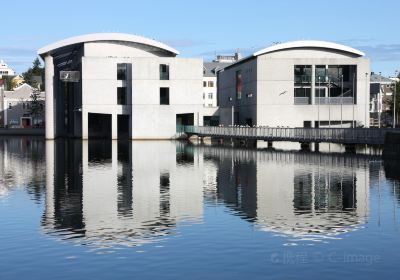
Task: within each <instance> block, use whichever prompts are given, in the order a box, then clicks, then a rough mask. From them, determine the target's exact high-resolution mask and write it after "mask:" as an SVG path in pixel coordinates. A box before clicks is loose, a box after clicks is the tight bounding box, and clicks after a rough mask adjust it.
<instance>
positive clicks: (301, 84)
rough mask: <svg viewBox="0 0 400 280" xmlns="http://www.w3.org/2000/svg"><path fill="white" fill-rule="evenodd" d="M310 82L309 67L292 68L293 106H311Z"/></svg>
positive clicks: (297, 66)
mask: <svg viewBox="0 0 400 280" xmlns="http://www.w3.org/2000/svg"><path fill="white" fill-rule="evenodd" d="M311 81H312V66H311V65H295V66H294V104H296V105H309V104H311Z"/></svg>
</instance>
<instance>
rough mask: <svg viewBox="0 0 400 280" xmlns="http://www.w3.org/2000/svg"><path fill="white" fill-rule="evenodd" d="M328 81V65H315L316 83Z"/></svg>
mask: <svg viewBox="0 0 400 280" xmlns="http://www.w3.org/2000/svg"><path fill="white" fill-rule="evenodd" d="M325 82H326V66H325V65H316V66H315V84H316V85H318V83H319V84H322V83H325Z"/></svg>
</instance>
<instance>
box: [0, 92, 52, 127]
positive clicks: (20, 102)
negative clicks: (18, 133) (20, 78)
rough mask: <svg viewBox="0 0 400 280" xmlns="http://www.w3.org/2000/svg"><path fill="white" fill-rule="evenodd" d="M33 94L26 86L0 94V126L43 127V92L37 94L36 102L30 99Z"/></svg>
mask: <svg viewBox="0 0 400 280" xmlns="http://www.w3.org/2000/svg"><path fill="white" fill-rule="evenodd" d="M33 92H34V89H33V88H32V87H31V86H30V85H28V84H22V85H20V86H18V87H16V88H15V89H14V90H10V91H8V90H6V91H3V92H0V126H5V127H9V128H28V127H32V126H36V127H37V126H43V125H44V110H45V109H44V104H45V102H44V92H40V93H38V95H37V98H36V100H34V99H33V98H32V94H33ZM33 108H35V109H33Z"/></svg>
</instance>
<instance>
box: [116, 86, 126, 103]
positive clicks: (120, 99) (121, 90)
mask: <svg viewBox="0 0 400 280" xmlns="http://www.w3.org/2000/svg"><path fill="white" fill-rule="evenodd" d="M127 101H128V100H127V95H126V87H118V89H117V104H118V105H126V104H127Z"/></svg>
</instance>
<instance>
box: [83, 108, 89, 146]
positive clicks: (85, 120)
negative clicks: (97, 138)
mask: <svg viewBox="0 0 400 280" xmlns="http://www.w3.org/2000/svg"><path fill="white" fill-rule="evenodd" d="M82 139H84V140H87V139H89V115H88V113H87V112H85V111H83V109H82Z"/></svg>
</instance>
